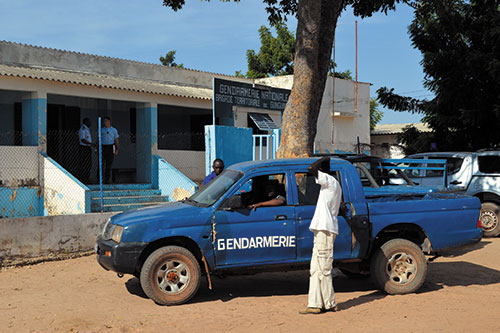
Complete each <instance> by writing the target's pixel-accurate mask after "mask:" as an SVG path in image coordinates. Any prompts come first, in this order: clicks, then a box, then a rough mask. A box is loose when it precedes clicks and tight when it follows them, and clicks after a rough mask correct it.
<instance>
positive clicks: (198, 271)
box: [95, 158, 481, 305]
mask: <svg viewBox="0 0 500 333" xmlns="http://www.w3.org/2000/svg"><path fill="white" fill-rule="evenodd" d="M315 160H316V158H308V159H282V160H267V161H258V162H245V163H239V164H236V165H233V166H231V167H230V168H228V169H227V170H225V171H224V172H223V173H222V174H221V175H219V176H218V177H217V178H216V179H215V180H213V181H212V182H211V183H210V184H208V185H207V186H205V187H203V188H201V189H200V190H199V191H198V192H196V193H195V194H194V195H193V196H191V197H190V198H188V199H185V200H182V201H178V202H173V203H167V204H163V205H158V206H153V207H148V208H142V209H137V210H132V211H127V212H124V213H121V214H119V215H115V216H113V217H111V218H110V220H109V221H108V222H107V223H106V225H105V227H104V230H103V232H102V234H101V235H99V236H98V237H97V242H96V246H95V251H96V253H97V260H98V262H99V263H100V264H101V266H102V267H104V268H105V269H107V270H111V271H115V272H117V273H118V275H119V276H123V274H133V275H135V276H136V277H138V278H139V279H140V283H141V286H142V288H143V290H144V292H145V293H146V295H147V296H148V297H149V298H151V299H152V300H153V301H155V302H156V303H158V304H164V305H173V304H182V303H185V302H187V301H188V300H189V299H191V298H192V297H193V296H194V295H195V294H196V292H197V290H198V288H199V286H200V281H201V277H202V276H206V278H207V279H208V285H209V287H210V288H211V275H213V274H239V273H248V272H259V271H269V270H276V269H278V270H283V271H286V270H292V269H301V268H302V269H304V268H307V267H308V264H309V260H310V257H311V251H312V245H313V244H312V243H313V234H312V232H310V231H309V224H310V220H311V218H312V216H313V214H314V210H315V204H316V200H317V196H318V193H319V187H318V185H317V184H316V183H315V180H314V177H313V176H312V175H310V174H308V172H307V168H308V166H309V165H311V163H313V162H314V161H315ZM331 174H332V175H333V176H334V177H336V178H337V180H339V182H340V184H341V186H342V190H343V198H342V199H343V203H344V204H345V206H346V207H347V210H348V212H347V219H346V218H343V217H339V219H338V220H339V235H338V236H337V238H336V240H335V249H334V256H335V265H336V266H337V267H339V268H340V269H341V270H342V271H343V272H345V273H346V274H348V275H351V274H359V273H362V272H366V271H368V272H369V273H370V275H371V278H372V279H373V281H374V282H375V284H376V285H377V287H378V288H380V289H381V290H385V291H386V292H387V293H390V294H402V293H410V292H414V291H416V290H418V289H419V288H420V286H421V285H422V283H423V282H424V280H425V277H426V273H427V261H426V257H425V255H424V253H425V254H431V253H434V254H435V253H438V252H439V251H441V250H443V249H448V248H452V247H459V246H463V245H467V244H471V243H474V242H478V241H479V240H480V239H481V226H480V224H479V223H478V217H479V210H480V207H481V203H480V202H479V199H477V198H473V197H467V196H463V195H458V194H443V193H421V194H414V195H403V194H390V193H388V192H387V191H383V192H382V193H380V194H377V193H376V191H372V192H370V195H369V196H368V195H365V193H364V191H363V187H362V184H361V181H360V177H359V175H358V173H357V171H356V168H355V167H354V166H353V165H352V164H351V163H349V162H348V161H346V160H343V159H338V158H332V159H331ZM276 195H281V196H282V197H284V198H286V202H285V203H284V205H281V206H268V207H259V208H257V209H256V210H251V209H249V208H248V207H249V205H252V204H254V203H257V202H262V201H265V200H268V199H269V198H273V197H276Z"/></svg>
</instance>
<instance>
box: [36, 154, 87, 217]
mask: <svg viewBox="0 0 500 333" xmlns="http://www.w3.org/2000/svg"><path fill="white" fill-rule="evenodd" d="M42 158H43V173H44V186H43V196H44V207H43V209H44V215H66V214H84V213H85V212H90V193H89V192H87V191H88V190H89V188H88V187H87V186H85V185H84V184H82V183H81V182H80V181H79V180H78V179H76V178H75V177H74V176H73V175H71V174H70V173H68V172H67V171H66V170H64V169H63V168H62V167H61V166H60V165H59V164H58V163H57V162H55V161H54V160H53V159H51V158H49V157H42Z"/></svg>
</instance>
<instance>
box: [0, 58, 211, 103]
mask: <svg viewBox="0 0 500 333" xmlns="http://www.w3.org/2000/svg"><path fill="white" fill-rule="evenodd" d="M0 75H3V76H12V77H22V78H29V79H37V80H48V81H55V82H63V83H72V84H80V85H85V86H92V87H98V88H110V89H118V90H128V91H136V92H140V93H150V94H158V95H168V96H178V97H189V98H198V99H205V100H211V99H212V95H213V93H212V89H207V88H199V87H190V86H181V85H175V84H167V83H162V82H155V81H145V80H134V79H127V78H120V77H114V76H107V75H100V74H89V73H77V72H70V71H63V70H55V69H45V68H35V67H20V66H8V65H0Z"/></svg>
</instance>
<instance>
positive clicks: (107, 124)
mask: <svg viewBox="0 0 500 333" xmlns="http://www.w3.org/2000/svg"><path fill="white" fill-rule="evenodd" d="M102 123H103V125H104V127H111V118H110V117H103V118H102Z"/></svg>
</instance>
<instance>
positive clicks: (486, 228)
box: [479, 202, 500, 237]
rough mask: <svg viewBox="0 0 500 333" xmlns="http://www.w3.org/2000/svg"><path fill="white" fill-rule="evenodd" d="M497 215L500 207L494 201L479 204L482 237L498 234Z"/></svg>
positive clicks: (499, 214) (499, 228)
mask: <svg viewBox="0 0 500 333" xmlns="http://www.w3.org/2000/svg"><path fill="white" fill-rule="evenodd" d="M499 216H500V207H498V205H497V204H496V203H493V202H483V203H482V204H481V212H480V213H479V220H481V226H482V228H483V235H484V237H496V236H498V235H500V223H498V217H499Z"/></svg>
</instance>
